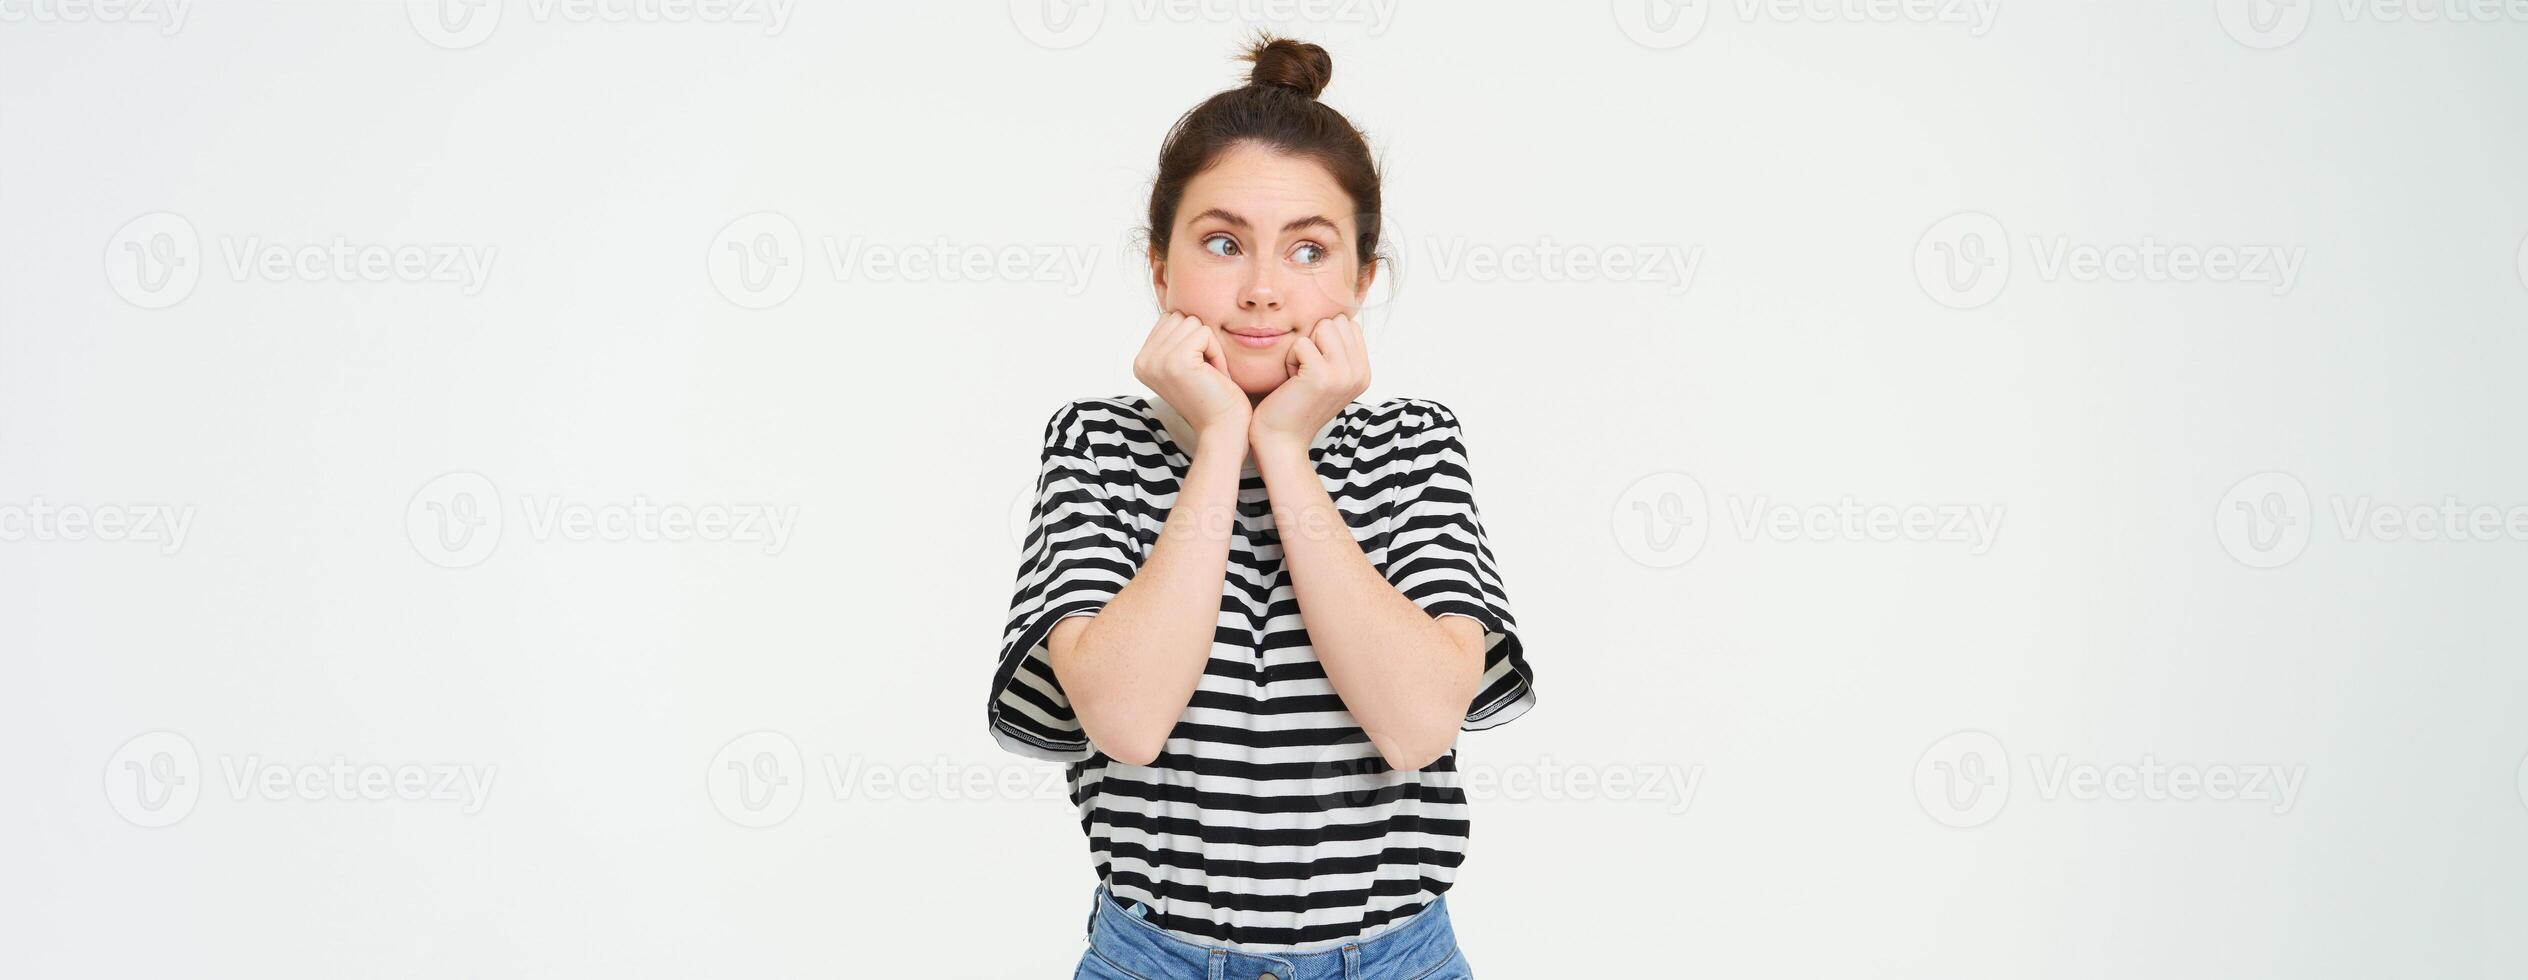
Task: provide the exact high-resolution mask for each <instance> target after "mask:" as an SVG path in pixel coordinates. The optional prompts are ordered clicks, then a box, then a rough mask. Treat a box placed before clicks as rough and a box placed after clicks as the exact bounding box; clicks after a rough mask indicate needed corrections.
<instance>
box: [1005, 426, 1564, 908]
mask: <svg viewBox="0 0 2528 980" xmlns="http://www.w3.org/2000/svg"><path fill="white" fill-rule="evenodd" d="M1163 407H1164V406H1155V407H1154V405H1153V403H1152V402H1151V400H1150V399H1147V398H1142V397H1133V396H1122V395H1118V396H1114V397H1108V398H1086V399H1081V400H1079V401H1075V402H1071V403H1070V404H1067V405H1064V406H1062V407H1061V408H1060V409H1059V410H1057V411H1055V412H1054V414H1053V417H1052V419H1051V420H1049V421H1048V422H1047V423H1046V425H1045V431H1044V451H1043V454H1042V457H1041V464H1042V465H1041V469H1040V472H1039V474H1038V476H1037V480H1036V493H1035V505H1034V510H1033V512H1032V514H1031V516H1030V519H1029V524H1028V528H1027V534H1026V538H1025V543H1024V545H1023V547H1022V552H1023V555H1022V557H1021V559H1020V563H1019V570H1018V582H1017V587H1016V591H1015V594H1014V595H1013V596H1012V598H1011V602H1010V614H1009V621H1008V626H1007V628H1006V630H1005V631H1004V633H1003V634H1002V640H1001V651H1000V663H999V669H998V670H996V671H995V672H994V673H993V677H992V694H991V698H990V702H989V710H988V716H989V725H990V728H991V731H992V735H993V737H994V738H995V739H997V740H998V741H999V743H1000V745H1001V746H1002V747H1004V748H1006V749H1008V750H1010V751H1012V752H1016V753H1019V754H1021V755H1026V756H1030V757H1033V758H1039V759H1048V760H1053V761H1058V762H1067V763H1070V766H1069V768H1068V775H1069V778H1070V786H1071V800H1072V802H1073V803H1074V804H1076V805H1077V806H1078V807H1079V814H1080V826H1081V828H1082V829H1083V830H1085V831H1086V832H1087V834H1088V840H1089V853H1090V855H1091V858H1092V859H1093V860H1094V862H1095V864H1096V869H1097V874H1098V877H1099V879H1100V880H1102V881H1104V882H1105V884H1106V886H1107V888H1108V890H1109V891H1110V892H1112V893H1113V894H1114V896H1115V897H1116V898H1117V899H1118V900H1120V901H1123V902H1127V903H1128V902H1131V901H1135V900H1138V901H1140V902H1142V903H1143V904H1145V905H1147V906H1148V907H1149V916H1148V918H1149V921H1150V922H1151V923H1152V924H1154V925H1156V926H1158V927H1160V928H1162V929H1165V930H1167V931H1169V932H1171V933H1174V934H1176V935H1178V936H1180V937H1182V938H1185V939H1187V940H1189V941H1193V942H1197V943H1209V944H1215V945H1231V946H1238V947H1244V948H1249V949H1254V950H1258V951H1266V952H1308V951H1314V950H1318V949H1323V948H1331V947H1333V946H1337V945H1339V944H1341V943H1342V942H1346V941H1351V940H1359V939H1367V938H1369V937H1372V936H1375V935H1378V934H1380V933H1383V932H1385V931H1387V930H1388V929H1391V928H1394V927H1396V926H1399V925H1402V924H1403V923H1404V922H1405V921H1406V920H1407V919H1409V918H1411V917H1412V916H1413V914H1414V913H1416V912H1419V911H1421V910H1422V908H1423V907H1424V906H1426V905H1427V904H1428V903H1430V902H1431V901H1432V900H1433V899H1435V898H1437V897H1438V896H1439V895H1441V894H1442V893H1444V892H1446V891H1447V890H1448V888H1449V886H1450V884H1451V883H1452V882H1453V881H1454V880H1455V877H1456V870H1457V866H1458V864H1459V863H1460V862H1461V861H1462V860H1463V859H1464V856H1465V849H1466V840H1467V831H1468V822H1467V816H1468V814H1467V807H1466V794H1465V790H1464V788H1463V786H1462V784H1461V782H1460V781H1459V775H1458V771H1457V752H1456V749H1455V748H1454V747H1453V746H1452V747H1451V748H1450V750H1449V752H1448V753H1447V754H1445V755H1443V756H1441V757H1440V758H1439V760H1438V761H1436V762H1433V763H1432V764H1431V765H1430V766H1428V767H1426V768H1424V769H1422V770H1420V771H1418V772H1398V771H1395V770H1394V769H1392V768H1391V767H1389V766H1388V765H1387V763H1386V761H1385V760H1384V759H1382V758H1381V757H1380V756H1379V754H1378V749H1377V747H1376V746H1374V745H1372V744H1371V743H1370V742H1369V739H1368V737H1367V736H1366V735H1364V734H1363V733H1362V731H1361V729H1360V726H1359V725H1358V724H1357V723H1355V722H1354V720H1353V718H1352V715H1351V713H1350V712H1349V711H1346V710H1345V709H1344V706H1343V701H1342V699H1341V698H1340V697H1339V696H1337V695H1336V693H1335V691H1334V688H1333V687H1332V686H1331V685H1330V684H1328V683H1327V681H1326V675H1325V668H1324V666H1323V665H1322V664H1320V663H1319V662H1318V661H1317V657H1316V652H1315V650H1314V649H1313V648H1311V647H1310V646H1309V642H1308V632H1307V629H1306V628H1305V627H1304V626H1303V625H1302V623H1301V619H1300V610H1299V603H1298V600H1297V598H1296V596H1295V594H1294V593H1293V591H1292V589H1291V584H1290V570H1289V568H1288V567H1287V566H1286V565H1285V564H1284V563H1283V561H1282V554H1281V544H1280V538H1279V536H1278V535H1277V534H1276V533H1275V531H1274V528H1273V520H1272V511H1271V506H1272V505H1271V502H1270V500H1269V498H1268V496H1267V494H1266V492H1265V486H1264V482H1263V480H1262V479H1261V478H1260V477H1259V476H1258V475H1257V474H1256V471H1255V465H1254V463H1253V462H1252V461H1249V462H1248V463H1247V464H1246V466H1245V469H1244V472H1243V473H1241V475H1240V477H1239V484H1238V508H1237V510H1238V520H1237V528H1236V531H1235V532H1234V534H1233V536H1232V538H1231V540H1230V542H1229V563H1228V568H1227V577H1226V579H1225V580H1224V581H1223V583H1222V589H1221V597H1220V618H1219V622H1218V626H1217V628H1216V629H1215V631H1214V632H1213V635H1212V646H1211V660H1210V663H1209V664H1207V665H1206V666H1205V667H1204V669H1203V675H1202V680H1201V683H1200V685H1199V686H1198V687H1197V689H1196V690H1195V691H1194V695H1193V699H1192V702H1191V703H1189V704H1187V705H1186V707H1185V712H1184V714H1183V715H1181V716H1179V717H1178V719H1177V722H1176V727H1175V728H1174V729H1173V730H1172V731H1171V732H1169V734H1168V738H1167V742H1166V744H1165V746H1164V747H1163V748H1162V749H1161V751H1160V754H1159V756H1158V758H1156V759H1154V760H1152V761H1151V764H1150V765H1147V766H1135V765H1129V764H1126V763H1123V762H1118V761H1116V760H1114V759H1113V758H1110V757H1108V756H1107V755H1106V754H1105V753H1103V752H1100V751H1098V750H1097V748H1096V746H1095V745H1093V744H1092V743H1090V742H1089V741H1088V740H1087V737H1086V736H1085V735H1083V734H1082V732H1081V729H1080V723H1079V719H1078V717H1077V716H1076V715H1074V714H1073V713H1072V710H1071V703H1070V699H1069V698H1068V697H1066V696H1065V695H1064V694H1063V692H1062V687H1061V685H1060V684H1059V683H1057V682H1056V680H1055V678H1054V673H1053V668H1052V666H1051V664H1050V663H1049V661H1048V660H1047V659H1046V657H1047V653H1046V648H1045V643H1044V640H1045V636H1046V634H1048V633H1050V632H1052V630H1053V625H1054V624H1055V623H1056V622H1059V621H1060V620H1062V619H1064V618H1066V617H1070V616H1075V615H1093V614H1095V613H1096V612H1097V611H1098V610H1099V609H1100V608H1101V607H1103V606H1104V605H1105V604H1106V602H1107V601H1108V600H1109V599H1112V598H1113V597H1114V595H1115V593H1116V592H1117V591H1119V590H1121V589H1122V588H1123V586H1124V585H1125V583H1127V582H1129V581H1130V580H1131V578H1132V575H1133V573H1134V571H1135V570H1136V569H1138V568H1140V566H1141V563H1142V562H1143V561H1144V560H1146V559H1147V558H1148V557H1149V555H1150V549H1151V548H1152V547H1153V546H1154V545H1156V544H1157V542H1158V535H1159V531H1160V529H1161V527H1163V526H1164V525H1165V524H1166V522H1167V516H1168V512H1169V509H1170V508H1171V507H1172V506H1173V505H1174V503H1175V501H1176V493H1177V490H1178V489H1179V488H1180V487H1181V486H1182V485H1183V480H1184V477H1185V473H1186V469H1187V467H1188V466H1189V465H1190V464H1191V463H1192V457H1191V454H1190V451H1189V450H1188V449H1186V448H1184V447H1180V446H1179V445H1178V444H1177V441H1176V439H1175V438H1174V437H1173V436H1171V435H1170V434H1169V432H1168V430H1167V427H1166V424H1165V423H1164V422H1162V421H1161V417H1160V415H1159V414H1158V413H1159V411H1160V410H1161V409H1163ZM1308 456H1309V458H1310V459H1311V460H1312V461H1313V462H1314V463H1315V464H1316V471H1317V476H1318V479H1319V480H1320V481H1321V482H1322V483H1323V485H1324V486H1325V489H1326V493H1327V495H1328V496H1330V497H1332V498H1333V499H1334V502H1335V506H1336V508H1337V509H1338V510H1340V511H1341V512H1342V514H1343V516H1344V520H1345V523H1347V524H1348V525H1350V527H1351V530H1352V536H1353V539H1354V540H1356V541H1358V542H1359V543H1360V546H1361V551H1362V553H1363V554H1365V555H1366V556H1368V558H1369V560H1370V562H1371V563H1372V564H1373V565H1374V566H1376V567H1377V568H1378V569H1380V570H1381V571H1382V572H1383V573H1385V575H1386V578H1387V581H1388V582H1390V583H1392V584H1394V585H1395V586H1396V587H1397V589H1398V590H1399V591H1401V592H1402V593H1403V594H1404V595H1405V596H1407V597H1409V598H1410V599H1412V600H1413V602H1415V603H1416V604H1418V605H1420V606H1421V607H1422V608H1423V609H1425V610H1427V611H1429V612H1431V613H1432V614H1433V615H1460V616H1467V617H1471V618H1473V619H1475V620H1477V621H1478V622H1481V623H1482V624H1483V628H1484V650H1485V652H1484V669H1483V683H1482V686H1481V688H1480V690H1479V691H1478V693H1477V694H1476V696H1475V699H1474V700H1473V701H1472V702H1471V703H1469V704H1468V705H1467V707H1466V719H1465V721H1464V723H1463V724H1462V725H1461V726H1460V728H1461V729H1462V730H1465V731H1476V730H1480V729H1486V728H1491V727H1494V726H1496V725H1500V724H1502V723H1504V722H1507V721H1509V720H1510V719H1512V718H1516V717H1518V716H1519V715H1521V714H1524V713H1525V712H1526V711H1527V710H1528V708H1530V707H1531V706H1533V705H1534V704H1535V702H1536V692H1535V688H1534V686H1533V685H1534V673H1533V672H1532V671H1531V670H1530V669H1529V668H1528V665H1527V659H1526V657H1525V656H1524V654H1523V652H1522V651H1521V649H1520V644H1519V637H1518V625H1517V623H1516V622H1515V621H1513V620H1512V619H1511V618H1510V606H1509V599H1508V596H1507V594H1506V593H1505V592H1504V591H1503V589H1502V582H1501V576H1500V573H1499V572H1498V571H1497V570H1496V569H1495V567H1494V563H1493V556H1492V549H1491V545H1490V543H1489V541H1488V540H1487V539H1486V538H1485V535H1484V529H1483V524H1482V522H1481V520H1479V519H1478V517H1477V511H1476V508H1475V500H1474V495H1473V491H1474V487H1473V483H1472V478H1471V476H1470V474H1469V471H1468V468H1467V458H1466V447H1465V444H1464V443H1463V441H1462V440H1461V437H1460V435H1459V432H1458V425H1457V416H1456V415H1455V413H1453V412H1451V411H1449V409H1448V407H1447V406H1445V405H1442V404H1440V403H1438V402H1434V401H1431V400H1428V399H1420V398H1394V399H1388V400H1385V401H1381V402H1378V403H1375V404H1369V403H1363V402H1358V401H1355V402H1353V403H1351V404H1350V405H1348V406H1346V407H1345V408H1344V410H1343V412H1342V413H1341V414H1340V415H1338V416H1336V417H1335V418H1334V419H1333V420H1332V421H1330V422H1328V423H1327V424H1326V426H1325V427H1324V428H1323V429H1321V430H1319V432H1318V433H1317V435H1316V437H1315V439H1314V440H1313V441H1312V443H1311V444H1310V446H1309V450H1308Z"/></svg>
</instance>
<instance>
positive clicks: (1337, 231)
mask: <svg viewBox="0 0 2528 980" xmlns="http://www.w3.org/2000/svg"><path fill="white" fill-rule="evenodd" d="M1204 218H1218V219H1220V220H1222V221H1225V222H1228V223H1229V225H1230V226H1231V227H1236V228H1252V227H1254V225H1251V224H1248V223H1247V220H1246V219H1245V218H1241V217H1238V216H1237V215H1234V214H1230V213H1229V212H1227V211H1223V210H1220V209H1219V208H1205V209H1204V210H1203V213H1201V214H1197V215H1195V216H1194V219H1193V221H1188V222H1186V224H1189V225H1190V224H1193V223H1194V222H1195V221H1201V220H1203V219H1204ZM1301 228H1323V229H1325V230H1326V231H1327V232H1328V233H1330V234H1332V235H1334V237H1336V238H1341V237H1343V229H1341V228H1337V227H1335V226H1334V222H1332V221H1329V220H1327V219H1326V217H1325V216H1324V215H1321V214H1312V215H1309V216H1307V217H1305V218H1298V219H1295V220H1293V221H1291V222H1290V223H1289V224H1286V225H1283V226H1282V231H1283V232H1284V233H1289V232H1294V231H1298V230H1299V229H1301Z"/></svg>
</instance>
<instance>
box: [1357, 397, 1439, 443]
mask: <svg viewBox="0 0 2528 980" xmlns="http://www.w3.org/2000/svg"><path fill="white" fill-rule="evenodd" d="M1352 410H1353V411H1354V412H1357V413H1359V417H1360V425H1361V428H1362V430H1363V431H1364V432H1366V433H1369V434H1371V435H1373V436H1375V437H1380V438H1381V439H1382V441H1383V439H1387V438H1394V437H1397V436H1408V437H1411V436H1429V435H1433V434H1438V433H1441V432H1445V433H1447V434H1451V435H1454V434H1455V433H1456V431H1457V413H1456V412H1455V411H1452V410H1450V408H1449V407H1448V406H1447V405H1444V404H1441V403H1440V402H1439V401H1438V400H1436V399H1431V398H1412V397H1404V396H1398V397H1394V398H1382V399H1379V400H1377V401H1371V402H1356V403H1354V406H1353V409H1352Z"/></svg>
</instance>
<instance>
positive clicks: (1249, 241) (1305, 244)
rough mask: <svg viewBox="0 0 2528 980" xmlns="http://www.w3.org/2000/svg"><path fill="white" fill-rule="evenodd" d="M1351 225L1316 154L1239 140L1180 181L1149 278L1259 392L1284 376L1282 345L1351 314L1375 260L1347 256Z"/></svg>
mask: <svg viewBox="0 0 2528 980" xmlns="http://www.w3.org/2000/svg"><path fill="white" fill-rule="evenodd" d="M1358 228H1359V220H1358V218H1357V216H1356V215H1354V214H1353V213H1352V199H1351V197H1350V195H1347V194H1345V193H1343V189H1342V188H1341V187H1339V186H1337V185H1336V184H1335V183H1334V178H1333V177H1331V176H1329V175H1328V174H1327V173H1326V171H1325V168H1324V167H1323V166H1321V165H1319V164H1317V163H1316V162H1315V161H1312V160H1308V159H1306V158H1303V157H1295V156H1289V155H1286V154H1283V153H1280V152H1276V151H1274V150H1271V149H1268V148H1265V147H1262V146H1259V145H1256V144H1253V143H1241V144H1238V145H1236V146H1233V147H1231V148H1229V149H1228V150H1227V151H1226V152H1224V153H1222V154H1221V155H1220V159H1219V160H1218V161H1216V162H1214V163H1213V165H1212V167H1211V169H1209V170H1205V171H1203V172H1202V173H1201V174H1199V175H1196V176H1195V177H1194V179H1193V180H1192V181H1190V182H1188V183H1187V184H1186V185H1185V196H1184V199H1183V200H1180V201H1178V202H1177V206H1176V227H1175V228H1173V229H1171V230H1170V235H1169V236H1168V246H1167V254H1166V255H1165V256H1161V255H1159V254H1157V252H1156V250H1155V249H1154V250H1152V254H1151V256H1150V275H1151V285H1152V286H1153V287H1155V288H1156V289H1157V290H1158V294H1159V306H1160V308H1161V309H1163V310H1170V311H1174V312H1179V313H1187V314H1191V315H1193V316H1194V317H1196V318H1198V319H1200V320H1202V322H1203V324H1204V325H1205V326H1208V327H1210V328H1211V331H1212V335H1213V336H1214V337H1216V338H1218V340H1219V342H1220V346H1221V348H1222V349H1223V350H1225V351H1227V353H1228V359H1229V377H1230V378H1231V379H1232V380H1235V381H1236V382H1237V383H1238V387H1239V388H1241V389H1244V390H1245V391H1246V393H1247V394H1248V395H1249V396H1251V397H1258V398H1260V397H1262V396H1264V395H1266V394H1269V393H1271V392H1272V390H1273V389H1275V388H1278V387H1281V383H1282V382H1283V381H1285V380H1287V379H1288V378H1289V377H1290V373H1289V368H1288V365H1289V360H1290V356H1291V355H1290V351H1291V345H1292V344H1293V343H1295V342H1296V340H1297V338H1299V337H1303V336H1306V335H1307V334H1308V333H1309V332H1311V331H1313V330H1315V329H1316V324H1317V321H1319V320H1323V319H1325V318H1327V317H1331V316H1334V315H1336V314H1338V313H1344V314H1351V315H1354V316H1358V315H1359V313H1360V305H1361V297H1362V296H1364V295H1366V294H1367V293H1368V290H1369V285H1370V280H1371V279H1372V278H1373V277H1374V276H1375V275H1376V271H1377V270H1376V267H1375V266H1372V267H1371V268H1369V269H1363V268H1361V264H1360V260H1359V259H1357V258H1355V256H1356V255H1357V254H1358V253H1357V252H1356V248H1357V243H1356V242H1355V240H1354V238H1353V235H1354V233H1355V231H1356V230H1357V229H1358Z"/></svg>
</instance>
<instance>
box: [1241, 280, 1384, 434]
mask: <svg viewBox="0 0 2528 980" xmlns="http://www.w3.org/2000/svg"><path fill="white" fill-rule="evenodd" d="M1285 368H1286V370H1288V371H1289V372H1290V377H1289V378H1287V379H1284V380H1283V381H1282V384H1281V387H1279V388H1275V389H1273V392H1272V394H1269V395H1265V396H1264V400H1263V401H1262V402H1259V403H1257V404H1256V406H1255V414H1254V417H1253V418H1250V419H1248V420H1247V444H1248V445H1250V446H1253V447H1255V448H1256V449H1257V450H1258V451H1264V450H1267V449H1278V448H1283V447H1296V448H1297V449H1299V450H1301V451H1303V452H1304V451H1305V450H1306V449H1307V448H1308V444H1309V443H1310V442H1312V441H1314V440H1315V439H1316V437H1317V430H1319V429H1323V428H1325V424H1326V423H1327V422H1330V421H1333V420H1334V417H1335V416H1337V415H1340V414H1342V413H1343V407H1344V406H1346V405H1349V404H1351V403H1352V399H1355V398H1358V397H1360V396H1361V392H1364V391H1367V390H1369V350H1368V348H1367V347H1366V346H1364V345H1363V344H1362V342H1361V327H1360V324H1359V323H1357V322H1355V321H1354V320H1353V319H1352V318H1351V316H1350V315H1349V314H1340V313H1338V314H1336V315H1334V316H1330V317H1327V318H1325V319H1323V320H1319V321H1317V324H1316V326H1314V327H1311V328H1309V330H1308V332H1307V333H1305V334H1301V335H1300V336H1299V338H1298V339H1297V340H1294V341H1292V342H1291V345H1290V357H1289V359H1288V361H1287V362H1286V364H1285Z"/></svg>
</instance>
